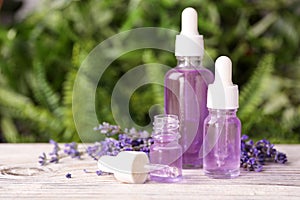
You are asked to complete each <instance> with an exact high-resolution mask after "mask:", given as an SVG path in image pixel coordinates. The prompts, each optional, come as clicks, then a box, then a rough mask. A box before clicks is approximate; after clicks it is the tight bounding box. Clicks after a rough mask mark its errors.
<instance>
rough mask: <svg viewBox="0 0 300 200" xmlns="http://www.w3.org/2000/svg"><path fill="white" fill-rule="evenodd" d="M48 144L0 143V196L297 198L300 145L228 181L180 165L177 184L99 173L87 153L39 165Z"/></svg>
mask: <svg viewBox="0 0 300 200" xmlns="http://www.w3.org/2000/svg"><path fill="white" fill-rule="evenodd" d="M51 148H52V147H51V145H49V144H0V199H7V198H15V199H21V198H38V199H67V198H72V199H82V198H92V199H93V198H97V199H118V200H120V199H201V198H203V199H204V198H205V199H278V198H288V199H300V159H299V158H300V157H299V152H300V145H277V146H276V148H277V149H278V150H280V151H282V152H285V153H287V155H288V159H289V161H288V163H287V164H286V165H281V164H268V165H266V166H264V171H263V172H260V173H255V172H245V171H242V173H241V176H240V177H238V178H236V179H231V180H220V179H210V178H208V177H206V176H204V175H203V172H202V170H201V169H199V170H184V180H183V181H182V182H180V183H175V184H161V183H155V182H151V181H148V182H147V183H146V184H123V183H119V182H117V181H115V179H114V178H113V177H112V176H111V175H105V176H97V175H96V174H95V171H96V170H97V166H96V161H94V160H93V159H91V158H89V157H88V156H84V157H83V159H82V160H76V159H71V158H64V159H63V160H62V161H61V162H60V163H59V164H51V165H47V166H44V167H41V166H39V165H38V163H37V160H38V159H37V158H38V156H39V155H40V154H41V153H42V152H49V151H51ZM83 169H86V170H88V171H89V172H90V173H85V172H84V171H83ZM67 173H71V174H72V178H71V179H67V178H66V177H65V175H66V174H67Z"/></svg>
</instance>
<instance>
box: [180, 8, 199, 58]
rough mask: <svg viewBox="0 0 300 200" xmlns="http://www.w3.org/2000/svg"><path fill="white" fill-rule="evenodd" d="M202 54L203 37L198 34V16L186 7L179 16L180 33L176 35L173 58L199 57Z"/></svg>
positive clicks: (192, 9) (194, 11) (193, 10)
mask: <svg viewBox="0 0 300 200" xmlns="http://www.w3.org/2000/svg"><path fill="white" fill-rule="evenodd" d="M203 54H204V42H203V36H202V35H199V32H198V14H197V11H196V10H195V9H194V8H191V7H188V8H185V9H184V10H183V11H182V14H181V32H180V35H176V42H175V56H200V57H203Z"/></svg>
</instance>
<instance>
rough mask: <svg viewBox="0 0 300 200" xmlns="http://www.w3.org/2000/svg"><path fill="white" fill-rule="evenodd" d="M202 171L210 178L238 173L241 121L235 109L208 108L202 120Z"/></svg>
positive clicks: (233, 176)
mask: <svg viewBox="0 0 300 200" xmlns="http://www.w3.org/2000/svg"><path fill="white" fill-rule="evenodd" d="M204 135H205V140H204V144H203V146H204V148H203V155H204V163H203V164H204V165H203V169H204V173H205V174H206V175H208V176H209V177H212V178H235V177H237V176H238V175H239V174H240V155H241V122H240V120H239V119H238V118H237V116H236V109H233V110H215V109H210V110H209V115H208V117H207V118H206V119H205V122H204Z"/></svg>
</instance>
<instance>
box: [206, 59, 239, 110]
mask: <svg viewBox="0 0 300 200" xmlns="http://www.w3.org/2000/svg"><path fill="white" fill-rule="evenodd" d="M231 77H232V62H231V60H230V58H228V57H226V56H221V57H219V58H218V59H217V60H216V63H215V81H214V83H213V84H210V85H208V91H207V107H208V108H212V109H227V110H228V109H237V108H238V107H239V90H238V86H237V85H235V84H233V83H232V80H231V79H232V78H231Z"/></svg>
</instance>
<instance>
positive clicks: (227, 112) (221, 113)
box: [208, 108, 237, 117]
mask: <svg viewBox="0 0 300 200" xmlns="http://www.w3.org/2000/svg"><path fill="white" fill-rule="evenodd" d="M208 111H209V114H210V115H214V116H220V117H221V116H232V117H236V112H237V109H228V110H227V109H212V108H209V109H208Z"/></svg>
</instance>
